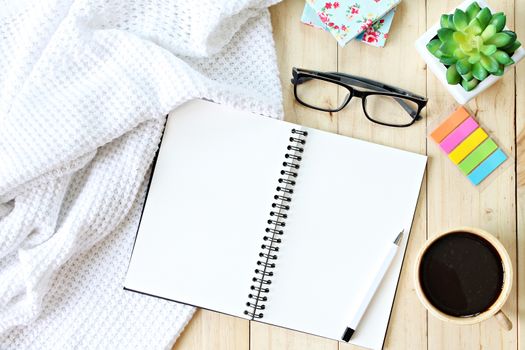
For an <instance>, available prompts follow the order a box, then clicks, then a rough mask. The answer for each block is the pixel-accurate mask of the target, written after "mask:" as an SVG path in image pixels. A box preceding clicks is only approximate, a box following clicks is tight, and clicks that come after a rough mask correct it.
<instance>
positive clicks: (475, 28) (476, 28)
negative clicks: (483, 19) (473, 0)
mask: <svg viewBox="0 0 525 350" xmlns="http://www.w3.org/2000/svg"><path fill="white" fill-rule="evenodd" d="M481 32H482V30H481V23H479V20H478V19H477V18H474V19H473V20H472V21H471V22H470V23H469V25H468V26H467V28H465V33H468V34H472V35H478V34H480V33H481Z"/></svg>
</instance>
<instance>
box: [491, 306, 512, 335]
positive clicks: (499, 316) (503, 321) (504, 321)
mask: <svg viewBox="0 0 525 350" xmlns="http://www.w3.org/2000/svg"><path fill="white" fill-rule="evenodd" d="M494 317H495V318H496V321H498V323H499V325H500V327H501V328H503V329H504V330H506V331H510V330H511V329H512V322H511V321H510V319H509V318H508V317H507V315H505V313H503V311H501V310H499V311H498V312H496V314H495V315H494Z"/></svg>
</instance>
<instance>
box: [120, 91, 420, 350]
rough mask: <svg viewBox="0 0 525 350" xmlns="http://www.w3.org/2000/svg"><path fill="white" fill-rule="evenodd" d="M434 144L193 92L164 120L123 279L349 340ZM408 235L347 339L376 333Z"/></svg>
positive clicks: (407, 220) (376, 344) (408, 217)
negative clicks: (352, 133) (337, 128)
mask: <svg viewBox="0 0 525 350" xmlns="http://www.w3.org/2000/svg"><path fill="white" fill-rule="evenodd" d="M425 164H426V157H425V156H421V155H418V154H414V153H410V152H405V151H401V150H397V149H394V148H390V147H385V146H380V145H376V144H372V143H369V142H364V141H360V140H356V139H352V138H349V137H344V136H339V135H335V134H331V133H327V132H323V131H319V130H316V129H311V128H306V127H302V126H299V125H296V124H291V123H287V122H283V121H278V120H273V119H270V118H265V117H261V116H257V115H254V114H251V113H247V112H243V111H238V110H234V109H232V108H230V107H226V106H222V105H217V104H214V103H212V102H207V101H201V100H197V101H191V102H189V103H186V104H184V105H183V106H181V107H179V108H177V109H176V110H174V111H173V112H172V113H171V114H170V116H169V118H168V122H167V125H166V130H165V132H164V136H163V140H162V144H161V148H160V151H159V154H158V158H157V161H156V165H155V170H154V173H153V176H152V179H151V183H150V187H149V192H148V196H147V200H146V204H145V207H144V212H143V215H142V219H141V223H140V227H139V230H138V234H137V238H136V241H135V246H134V249H133V253H132V257H131V262H130V265H129V269H128V273H127V277H126V280H125V288H126V289H128V290H133V291H137V292H141V293H145V294H149V295H153V296H158V297H162V298H166V299H170V300H174V301H178V302H183V303H186V304H190V305H196V306H200V307H203V308H206V309H210V310H214V311H219V312H222V313H226V314H230V315H235V316H238V317H242V318H245V319H250V320H252V319H254V320H257V321H260V322H264V323H268V324H272V325H277V326H281V327H286V328H290V329H294V330H299V331H302V332H307V333H311V334H315V335H319V336H323V337H328V338H332V339H337V340H341V337H342V336H343V333H344V332H345V330H346V327H347V326H348V323H349V322H350V321H351V319H352V315H353V314H354V313H355V312H356V309H357V308H358V307H359V304H360V301H361V300H362V299H363V297H364V294H365V293H366V290H365V289H366V286H367V285H368V284H369V283H370V280H371V279H373V278H374V277H375V276H373V275H371V273H370V271H373V270H374V268H375V267H376V266H377V264H379V263H381V259H382V258H383V257H384V252H385V250H386V249H388V247H389V246H390V245H391V242H392V241H393V239H394V238H395V237H396V235H397V234H398V233H399V232H400V231H401V230H403V229H404V231H405V233H408V232H410V227H411V225H412V219H413V215H414V210H415V207H416V202H417V199H418V194H419V189H420V185H421V181H422V178H423V173H424V169H425ZM407 239H408V235H407V234H405V235H404V238H403V242H402V244H401V249H400V252H399V253H398V255H397V256H396V258H395V260H394V263H393V264H392V266H391V267H390V270H389V271H388V273H387V275H386V277H385V279H384V280H383V282H382V284H381V286H380V289H379V291H378V292H377V293H376V295H375V296H374V298H373V300H372V303H371V305H370V306H369V308H368V309H367V311H366V314H365V316H364V318H363V320H362V321H361V323H360V324H359V327H358V328H357V330H356V332H355V333H354V334H353V336H352V338H351V340H350V342H351V343H353V344H357V345H360V346H364V347H367V348H372V349H379V348H381V347H382V344H383V341H384V337H385V333H386V329H387V325H388V320H389V317H390V312H391V308H392V304H393V299H394V294H395V291H396V286H397V282H398V278H399V272H400V269H401V264H402V260H403V256H404V251H405V247H406V241H407Z"/></svg>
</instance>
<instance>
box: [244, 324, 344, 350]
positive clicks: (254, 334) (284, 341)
mask: <svg viewBox="0 0 525 350" xmlns="http://www.w3.org/2000/svg"><path fill="white" fill-rule="evenodd" d="M276 349H283V350H294V349H297V350H337V342H336V341H330V340H327V339H325V338H321V337H316V336H314V335H309V334H305V333H300V332H295V331H291V330H288V329H285V328H280V327H272V326H267V325H265V324H263V323H259V322H252V323H251V341H250V350H276Z"/></svg>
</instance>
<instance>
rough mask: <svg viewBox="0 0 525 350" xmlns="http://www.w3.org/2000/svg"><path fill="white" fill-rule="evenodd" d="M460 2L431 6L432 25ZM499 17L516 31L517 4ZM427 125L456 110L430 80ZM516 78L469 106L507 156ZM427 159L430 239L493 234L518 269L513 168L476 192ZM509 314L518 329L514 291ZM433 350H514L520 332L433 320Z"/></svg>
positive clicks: (450, 169)
mask: <svg viewBox="0 0 525 350" xmlns="http://www.w3.org/2000/svg"><path fill="white" fill-rule="evenodd" d="M459 3H460V1H429V2H428V3H427V18H428V25H429V26H430V25H432V24H433V23H435V22H437V21H439V14H440V13H443V12H445V11H447V10H449V9H451V8H453V7H454V6H457V5H458V4H459ZM497 5H498V6H497V10H498V11H504V12H505V13H507V20H508V22H507V23H508V25H509V26H510V27H512V26H513V16H514V6H513V1H499V2H498V4H497ZM427 86H428V91H427V93H428V98H429V100H430V102H429V105H428V110H427V113H428V123H429V124H431V123H435V122H436V121H437V120H439V119H440V118H443V117H444V116H446V115H448V114H449V113H450V111H451V110H452V109H454V108H455V107H457V104H456V103H455V101H454V100H453V98H452V97H451V96H450V95H449V94H448V93H447V92H446V91H445V88H444V87H443V86H442V85H441V83H439V82H438V81H437V79H436V78H435V77H434V75H433V74H431V73H430V72H428V74H427ZM514 96H515V91H514V76H513V74H508V75H506V76H505V77H504V78H503V79H502V80H500V81H499V82H498V83H496V84H495V85H494V86H492V87H491V88H490V89H489V90H487V91H485V92H484V93H483V95H482V97H479V98H477V99H475V100H474V101H472V102H471V103H469V104H468V108H470V110H471V111H472V112H474V113H475V114H476V119H477V120H478V121H479V122H480V124H481V125H483V126H484V127H485V130H487V132H488V133H489V134H490V135H492V136H494V137H495V138H496V139H497V140H498V142H499V144H500V145H501V146H503V147H504V148H505V150H506V151H507V152H508V153H510V154H513V153H514V140H515V137H514ZM428 146H429V147H428V155H429V157H430V162H429V167H428V172H427V176H428V198H429V202H428V219H427V222H428V235H429V237H431V236H434V235H436V234H438V233H440V232H442V231H444V230H446V229H449V228H453V227H457V226H473V227H479V228H482V229H484V230H486V231H488V232H490V233H492V234H494V235H495V236H496V237H497V238H498V239H499V240H500V241H501V242H502V243H503V245H504V246H505V247H506V248H507V250H508V252H509V255H510V257H511V260H512V261H513V264H514V266H516V264H515V263H516V249H515V247H516V215H515V210H516V208H515V201H514V198H515V176H514V166H513V164H510V165H511V166H509V167H507V168H506V169H505V171H503V172H500V173H499V174H498V176H496V177H492V178H490V179H489V180H488V181H489V183H488V185H487V186H481V187H474V186H471V185H470V184H469V182H468V181H467V179H466V178H465V177H464V176H463V175H462V174H461V173H460V172H459V171H457V169H455V168H454V166H453V165H452V164H451V162H450V161H449V160H448V159H447V158H446V157H444V156H443V155H442V153H441V151H440V150H439V149H438V147H437V146H436V145H435V144H434V143H432V142H429V144H428ZM504 311H505V313H506V314H507V315H508V316H509V317H510V319H511V320H512V322H513V323H514V324H516V320H517V319H516V285H515V284H514V288H513V290H512V291H511V295H510V297H509V299H508V301H507V303H506V305H505V307H504ZM428 320H429V322H428V344H429V347H428V349H429V350H438V349H454V350H455V349H458V350H459V349H479V348H483V349H515V348H516V347H517V342H516V339H517V332H516V328H514V329H513V330H512V331H510V332H505V331H502V330H501V329H500V327H499V326H498V324H497V322H496V321H495V320H494V319H491V320H488V321H485V322H482V323H480V324H476V325H472V326H458V325H453V324H449V323H445V322H442V321H439V320H437V319H436V318H434V317H431V316H429V319H428Z"/></svg>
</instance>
